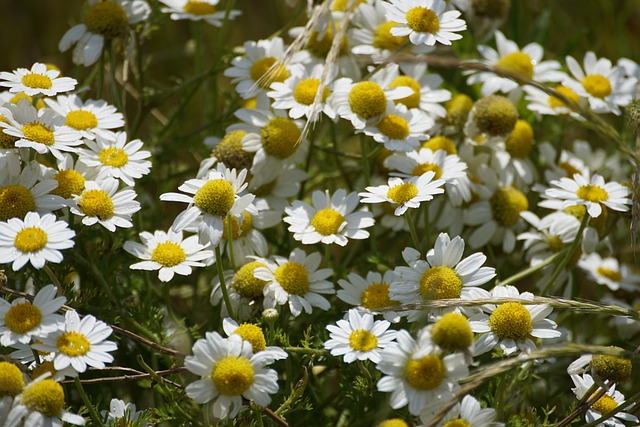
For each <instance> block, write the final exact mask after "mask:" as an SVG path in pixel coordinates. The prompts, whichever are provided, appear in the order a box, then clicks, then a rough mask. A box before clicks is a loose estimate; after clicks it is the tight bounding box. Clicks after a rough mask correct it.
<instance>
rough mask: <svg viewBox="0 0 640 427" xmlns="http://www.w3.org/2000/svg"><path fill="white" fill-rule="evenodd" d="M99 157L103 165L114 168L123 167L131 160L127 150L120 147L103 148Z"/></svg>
mask: <svg viewBox="0 0 640 427" xmlns="http://www.w3.org/2000/svg"><path fill="white" fill-rule="evenodd" d="M98 158H99V159H100V163H102V164H103V165H105V166H111V167H114V168H121V167H123V166H124V165H126V164H127V163H128V162H129V155H128V154H127V152H126V151H124V150H123V149H122V148H118V147H107V148H103V149H102V150H101V151H100V154H98Z"/></svg>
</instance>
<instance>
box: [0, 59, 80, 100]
mask: <svg viewBox="0 0 640 427" xmlns="http://www.w3.org/2000/svg"><path fill="white" fill-rule="evenodd" d="M59 76H60V71H59V70H48V69H47V66H46V65H45V64H41V63H39V62H36V63H35V64H33V65H32V66H31V70H28V69H26V68H18V69H17V70H15V71H14V72H12V73H8V72H6V71H3V72H1V73H0V86H4V87H8V88H9V92H11V93H20V92H24V93H25V94H26V95H28V96H33V95H39V94H42V95H45V96H55V95H56V94H58V93H62V92H69V91H71V90H73V89H74V88H75V87H76V84H77V83H78V81H77V80H76V79H72V78H71V77H59Z"/></svg>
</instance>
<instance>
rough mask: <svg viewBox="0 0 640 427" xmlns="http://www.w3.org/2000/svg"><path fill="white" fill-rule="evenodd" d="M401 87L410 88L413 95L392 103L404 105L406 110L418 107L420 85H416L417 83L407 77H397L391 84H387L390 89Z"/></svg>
mask: <svg viewBox="0 0 640 427" xmlns="http://www.w3.org/2000/svg"><path fill="white" fill-rule="evenodd" d="M401 86H407V87H410V88H411V90H413V94H411V95H409V96H407V97H405V98H400V99H396V100H395V101H394V102H395V103H396V104H404V106H405V107H407V108H418V107H420V83H418V82H417V81H415V79H412V78H411V77H409V76H398V77H396V78H395V79H393V81H392V82H391V84H389V88H390V89H394V88H397V87H401Z"/></svg>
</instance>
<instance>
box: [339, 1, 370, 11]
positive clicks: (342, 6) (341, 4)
mask: <svg viewBox="0 0 640 427" xmlns="http://www.w3.org/2000/svg"><path fill="white" fill-rule="evenodd" d="M365 1H366V0H356V2H355V5H354V7H358V6H359V5H360V4H361V3H364V2H365ZM348 3H349V0H334V1H333V4H332V5H331V10H333V11H334V12H344V11H345V10H347V4H348Z"/></svg>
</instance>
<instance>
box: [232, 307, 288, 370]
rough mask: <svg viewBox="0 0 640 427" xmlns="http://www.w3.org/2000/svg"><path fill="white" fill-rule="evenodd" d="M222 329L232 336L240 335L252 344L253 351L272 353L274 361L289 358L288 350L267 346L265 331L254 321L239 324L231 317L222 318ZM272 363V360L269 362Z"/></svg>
mask: <svg viewBox="0 0 640 427" xmlns="http://www.w3.org/2000/svg"><path fill="white" fill-rule="evenodd" d="M222 329H223V330H224V332H225V333H226V334H227V336H229V337H230V336H231V335H233V334H235V335H238V336H239V337H240V338H242V339H243V340H245V341H248V342H249V343H250V344H251V349H252V351H253V353H258V352H266V353H269V354H270V355H271V358H272V361H275V360H282V359H286V358H287V356H288V355H287V352H286V351H284V350H283V349H281V348H280V347H277V346H267V341H266V339H265V337H264V331H263V330H262V328H261V327H260V326H258V325H256V324H254V323H242V324H240V325H238V322H236V321H235V320H233V319H232V318H230V317H225V318H224V319H222ZM269 363H271V362H269Z"/></svg>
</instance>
